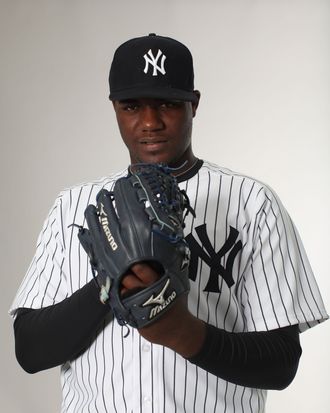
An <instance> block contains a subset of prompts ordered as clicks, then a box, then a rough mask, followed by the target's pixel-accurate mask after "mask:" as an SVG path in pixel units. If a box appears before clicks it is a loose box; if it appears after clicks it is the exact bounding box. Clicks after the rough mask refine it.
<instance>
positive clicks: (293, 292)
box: [11, 162, 328, 413]
mask: <svg viewBox="0 0 330 413" xmlns="http://www.w3.org/2000/svg"><path fill="white" fill-rule="evenodd" d="M125 174H126V171H124V172H122V173H120V174H116V175H113V176H111V177H109V178H105V179H102V180H100V181H97V182H94V183H90V184H84V185H81V186H77V187H74V188H71V189H69V190H65V191H63V192H62V193H61V194H60V196H59V197H58V198H57V200H56V202H55V205H54V207H53V208H52V210H51V211H50V214H49V216H48V218H47V220H46V221H45V224H44V227H43V230H42V232H41V234H40V236H39V239H38V246H37V251H36V255H35V257H34V259H33V261H32V263H31V266H30V268H29V270H28V272H27V274H26V276H25V278H24V280H23V282H22V285H21V287H20V289H19V291H18V293H17V296H16V298H15V300H14V303H13V305H12V308H11V312H12V314H14V310H15V309H16V308H18V307H31V308H40V307H45V306H49V305H52V304H54V303H57V302H60V301H61V300H63V299H64V298H66V297H68V296H70V295H71V294H72V293H73V292H74V291H76V290H77V289H79V288H81V287H82V286H83V285H85V284H86V283H87V282H88V281H89V280H91V279H92V274H91V270H90V266H89V262H88V258H87V256H86V254H85V252H84V251H83V249H82V247H81V246H80V244H79V242H78V238H77V228H75V227H72V226H71V227H69V225H71V224H72V223H76V224H78V225H81V224H84V216H83V214H84V210H85V208H86V206H87V205H88V204H89V203H93V202H95V196H96V194H97V192H98V191H99V190H100V189H101V187H105V188H107V189H111V188H112V187H113V184H114V182H115V180H116V179H118V178H119V177H120V176H123V175H125ZM180 186H181V188H184V189H186V191H187V193H188V196H189V198H190V202H191V205H192V206H193V207H194V209H195V211H196V218H193V217H192V216H191V215H190V216H189V217H188V219H187V221H186V228H185V233H186V235H188V234H191V235H189V238H190V243H191V246H192V254H195V255H194V257H195V259H194V265H195V267H194V269H193V271H192V274H191V275H190V277H191V278H192V279H191V291H190V294H189V308H190V311H191V312H192V313H193V314H194V315H196V316H197V317H199V318H201V319H203V320H205V321H207V322H208V323H211V324H213V325H216V326H218V327H220V328H223V329H226V330H228V331H234V332H242V331H256V330H259V331H263V330H270V329H276V328H278V327H284V326H288V325H292V324H299V325H300V330H301V331H304V330H305V329H307V328H309V327H311V326H313V325H315V324H317V323H319V322H321V321H323V320H325V319H326V318H327V317H328V316H327V313H326V310H325V308H324V305H323V302H322V298H321V296H320V293H319V290H318V287H317V284H316V282H315V279H314V276H313V273H312V271H311V268H310V265H309V263H308V260H307V258H306V254H305V251H304V248H303V246H302V243H301V240H300V238H299V235H298V234H297V231H296V229H295V227H294V225H293V223H292V221H291V219H290V217H289V215H288V213H287V212H286V211H285V209H284V208H283V206H282V204H281V202H280V201H279V199H278V197H277V196H276V195H275V194H274V192H273V191H272V190H271V189H270V188H269V187H267V186H266V185H264V184H262V183H260V182H258V181H255V180H253V179H251V178H248V177H245V176H242V175H238V174H236V173H233V172H231V171H229V170H227V169H224V168H219V167H218V166H216V165H213V164H211V163H208V162H204V164H203V166H202V167H201V168H200V169H199V170H198V172H196V173H195V175H194V176H192V177H190V178H189V179H188V180H186V181H183V182H181V183H180ZM201 246H202V248H200V247H201ZM210 258H215V259H216V260H217V261H218V264H219V265H218V269H216V268H215V267H214V260H213V263H212V261H211V260H210ZM219 268H220V270H219ZM125 333H126V328H125V327H121V326H119V325H118V323H117V322H116V321H112V320H111V319H109V320H107V321H105V322H104V325H103V327H102V328H101V329H100V330H99V331H98V332H97V333H96V334H95V336H94V337H93V339H92V340H91V343H90V347H89V348H88V349H87V350H86V351H85V352H84V353H83V354H81V355H80V356H79V357H78V358H77V359H75V360H72V361H68V362H67V363H66V364H64V365H63V366H62V367H61V380H62V388H63V402H62V413H64V412H65V413H73V412H75V413H78V412H79V413H87V412H100V413H104V412H118V413H123V412H134V413H137V412H139V413H140V412H143V413H149V412H150V413H158V412H171V413H172V412H180V413H181V412H187V413H192V412H196V413H197V412H198V413H200V412H207V413H210V412H221V413H222V412H226V413H233V412H236V413H238V412H244V413H256V412H258V413H262V412H264V409H265V401H266V392H265V391H263V390H257V389H251V388H245V387H241V386H237V385H234V384H231V383H228V382H225V381H223V380H221V379H219V378H217V377H215V376H214V375H212V374H209V373H207V372H206V371H204V370H202V369H200V368H198V367H196V366H195V365H192V364H191V363H189V362H188V361H186V360H184V359H183V358H182V357H181V356H179V355H177V354H176V353H174V352H173V351H171V350H169V349H166V348H163V347H162V346H159V345H153V344H150V343H149V342H147V341H145V340H144V339H143V338H141V336H140V335H139V334H138V332H137V331H136V330H134V329H130V334H129V335H128V337H124V335H125Z"/></svg>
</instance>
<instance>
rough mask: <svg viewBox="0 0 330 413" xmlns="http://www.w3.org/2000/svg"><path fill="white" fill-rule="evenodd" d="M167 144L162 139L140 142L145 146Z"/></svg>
mask: <svg viewBox="0 0 330 413" xmlns="http://www.w3.org/2000/svg"><path fill="white" fill-rule="evenodd" d="M165 142H166V139H162V138H159V139H141V140H140V143H142V144H144V145H157V144H160V143H165Z"/></svg>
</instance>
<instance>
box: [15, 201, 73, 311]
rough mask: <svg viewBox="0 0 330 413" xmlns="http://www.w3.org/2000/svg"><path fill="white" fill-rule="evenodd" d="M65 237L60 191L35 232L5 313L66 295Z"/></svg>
mask: <svg viewBox="0 0 330 413" xmlns="http://www.w3.org/2000/svg"><path fill="white" fill-rule="evenodd" d="M64 264H65V241H64V235H63V220H62V194H60V195H59V196H58V198H57V199H56V201H55V203H54V205H53V207H52V209H51V210H50V212H49V214H48V217H47V219H46V220H45V222H44V225H43V228H42V230H41V232H40V234H39V237H38V241H37V246H36V252H35V255H34V257H33V259H32V262H31V264H30V266H29V268H28V271H27V273H26V275H25V277H24V279H23V281H22V283H21V285H20V287H19V289H18V291H17V294H16V296H15V298H14V301H13V303H12V305H11V307H10V310H9V313H10V314H11V315H12V316H15V314H16V310H17V309H18V308H21V307H25V308H42V307H47V306H49V305H52V304H56V303H57V302H60V301H62V300H63V299H64V298H66V297H67V295H68V294H67V288H66V285H67V283H66V279H67V277H66V274H65V269H64V268H65V265H64Z"/></svg>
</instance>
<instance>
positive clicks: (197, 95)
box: [191, 90, 201, 117]
mask: <svg viewBox="0 0 330 413" xmlns="http://www.w3.org/2000/svg"><path fill="white" fill-rule="evenodd" d="M194 95H195V96H196V97H197V101H196V102H192V103H191V106H192V111H193V117H195V115H196V112H197V108H198V105H199V100H200V98H201V92H200V91H199V90H194Z"/></svg>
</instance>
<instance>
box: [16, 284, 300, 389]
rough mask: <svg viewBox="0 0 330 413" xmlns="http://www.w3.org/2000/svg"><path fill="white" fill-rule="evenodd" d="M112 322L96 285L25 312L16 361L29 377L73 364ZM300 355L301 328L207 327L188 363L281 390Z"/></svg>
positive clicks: (20, 316) (250, 384) (19, 322)
mask: <svg viewBox="0 0 330 413" xmlns="http://www.w3.org/2000/svg"><path fill="white" fill-rule="evenodd" d="M111 317H112V315H111V311H110V307H109V306H108V305H103V304H102V303H101V302H100V301H99V292H98V290H97V288H95V283H94V281H91V282H89V283H88V284H86V285H85V286H84V287H83V288H81V289H80V290H78V291H76V292H75V293H74V294H73V295H72V296H70V297H69V298H66V299H65V300H63V301H62V302H60V303H58V304H55V305H53V306H49V307H45V308H41V309H29V308H20V309H18V310H17V316H16V319H15V323H14V331H15V347H16V357H17V360H18V362H19V363H20V365H21V366H22V368H23V369H24V370H25V371H27V372H29V373H36V372H38V371H41V370H45V369H49V368H52V367H55V366H58V365H61V364H64V363H65V362H67V361H69V360H73V359H75V358H76V357H77V356H78V355H79V354H80V353H81V352H83V351H84V350H85V349H86V348H88V346H89V345H90V344H91V342H92V340H93V339H94V338H95V336H96V334H97V332H98V331H99V329H100V328H102V327H103V325H104V323H106V322H108V321H109V318H110V319H111ZM300 355H301V347H300V344H299V332H298V327H297V326H291V327H286V328H281V329H277V330H271V331H267V332H248V333H230V332H227V331H225V330H221V329H218V328H216V327H213V326H211V325H207V334H206V339H205V342H204V345H203V347H202V349H201V351H200V352H199V353H198V354H197V355H196V356H195V357H192V358H190V359H188V360H189V361H190V362H191V363H194V364H196V365H197V366H199V367H201V368H203V369H205V370H206V371H208V372H210V373H212V374H214V375H216V376H218V377H220V378H222V379H224V380H227V381H230V382H232V383H235V384H239V385H242V386H247V387H255V388H264V389H277V390H279V389H283V388H285V387H287V386H288V385H289V384H290V383H291V381H292V380H293V378H294V376H295V374H296V371H297V367H298V363H299V358H300Z"/></svg>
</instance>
